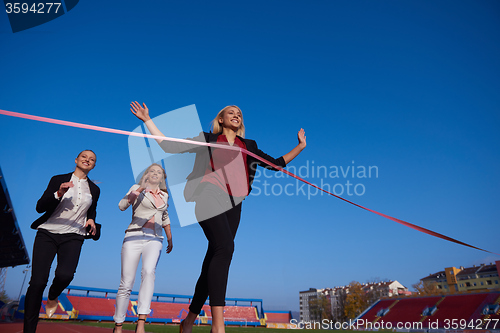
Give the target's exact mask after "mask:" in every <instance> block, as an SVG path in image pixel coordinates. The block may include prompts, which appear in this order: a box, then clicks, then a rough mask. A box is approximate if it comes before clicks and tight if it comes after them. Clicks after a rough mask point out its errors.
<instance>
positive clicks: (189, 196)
mask: <svg viewBox="0 0 500 333" xmlns="http://www.w3.org/2000/svg"><path fill="white" fill-rule="evenodd" d="M220 134H221V133H217V134H214V133H206V132H201V133H200V135H198V136H197V137H195V138H191V139H188V140H193V141H199V142H208V143H217V138H218V137H219V135H220ZM238 139H240V140H241V141H243V142H244V143H245V145H246V147H247V150H248V151H250V152H252V153H254V154H255V155H257V156H260V157H262V158H263V159H265V160H267V161H269V162H271V163H273V164H275V165H277V166H280V167H282V168H284V167H285V166H286V163H285V160H284V159H283V156H282V157H279V158H277V159H276V158H273V157H271V156H269V155H267V154H266V153H264V152H263V151H262V150H260V149H259V148H257V143H256V142H255V141H254V140H250V139H243V138H242V137H239V136H238ZM160 147H161V148H162V149H163V150H164V151H165V152H167V153H172V154H175V153H186V152H189V153H196V158H195V161H194V166H193V171H192V172H191V173H190V174H189V176H188V177H187V180H188V181H187V183H186V187H185V188H184V198H185V199H186V201H194V196H195V194H196V189H197V187H198V185H199V184H200V182H201V178H203V175H205V171H206V170H207V168H208V167H209V163H210V157H211V155H212V149H211V147H206V146H197V145H193V144H189V143H178V142H169V141H167V140H165V141H162V142H161V143H160ZM207 148H208V149H207ZM258 165H259V166H261V167H264V168H266V169H270V170H274V171H277V169H275V168H273V167H271V166H269V165H267V164H265V163H263V162H261V161H259V160H257V159H256V158H254V157H252V156H250V155H247V166H248V187H249V188H248V193H250V191H251V190H252V182H253V179H254V177H255V172H256V170H257V166H258Z"/></svg>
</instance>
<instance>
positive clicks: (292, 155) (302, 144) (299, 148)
mask: <svg viewBox="0 0 500 333" xmlns="http://www.w3.org/2000/svg"><path fill="white" fill-rule="evenodd" d="M297 138H298V139H299V143H298V144H297V146H296V147H295V148H293V149H292V150H291V151H290V152H289V153H287V154H285V155H283V159H284V160H285V163H286V164H288V163H289V162H291V161H292V160H293V159H294V158H295V157H297V155H299V154H300V152H301V151H302V150H303V149H304V148H305V147H306V132H305V131H304V129H303V128H301V129H300V131H299V133H298V134H297Z"/></svg>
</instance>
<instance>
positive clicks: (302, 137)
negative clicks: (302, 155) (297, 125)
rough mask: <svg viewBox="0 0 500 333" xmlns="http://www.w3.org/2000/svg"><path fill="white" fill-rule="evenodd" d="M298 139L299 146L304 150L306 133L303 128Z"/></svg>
mask: <svg viewBox="0 0 500 333" xmlns="http://www.w3.org/2000/svg"><path fill="white" fill-rule="evenodd" d="M297 138H298V139H299V146H301V147H302V148H305V147H306V145H307V144H306V131H304V129H303V128H301V129H300V131H299V133H298V134H297Z"/></svg>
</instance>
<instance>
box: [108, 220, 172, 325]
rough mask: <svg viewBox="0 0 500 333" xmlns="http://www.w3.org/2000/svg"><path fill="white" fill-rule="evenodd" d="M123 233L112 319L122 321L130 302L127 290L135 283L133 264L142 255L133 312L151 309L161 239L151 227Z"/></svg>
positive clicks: (135, 270)
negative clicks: (118, 279) (120, 272)
mask: <svg viewBox="0 0 500 333" xmlns="http://www.w3.org/2000/svg"><path fill="white" fill-rule="evenodd" d="M143 230H144V231H132V232H127V234H126V235H125V239H124V240H123V245H122V277H121V281H120V287H119V288H118V292H117V294H116V308H115V315H114V316H113V319H114V320H115V322H116V323H123V322H124V321H125V317H126V315H127V309H128V306H129V303H130V293H131V291H132V287H133V286H134V282H135V275H136V272H137V266H139V259H141V256H142V270H141V287H140V288H139V298H138V301H137V314H145V315H148V314H149V313H150V312H151V309H150V306H151V299H152V298H153V291H154V284H155V270H156V265H157V264H158V260H159V259H160V253H161V250H162V248H163V238H162V237H156V236H155V235H154V232H153V230H151V232H149V231H150V230H149V229H143Z"/></svg>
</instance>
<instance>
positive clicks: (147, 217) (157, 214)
mask: <svg viewBox="0 0 500 333" xmlns="http://www.w3.org/2000/svg"><path fill="white" fill-rule="evenodd" d="M165 178H166V174H165V170H163V168H162V167H161V166H160V165H158V164H156V163H155V164H152V165H151V166H149V167H148V168H147V169H146V171H144V174H143V176H142V178H141V181H140V182H139V184H136V185H133V186H132V187H131V188H130V190H129V191H128V193H127V195H125V197H124V198H123V199H122V200H121V201H120V203H119V207H120V209H121V210H125V209H127V208H128V206H130V205H132V210H133V211H132V222H131V223H130V225H129V226H128V228H127V230H126V231H125V239H124V240H123V246H122V276H121V281H120V287H119V288H118V293H117V294H116V309H115V315H114V316H113V319H114V321H115V327H114V328H113V332H117V333H119V332H121V331H122V325H123V322H124V321H125V317H126V314H127V309H128V306H129V301H130V292H131V291H132V287H133V285H134V281H135V275H136V271H137V266H138V265H139V259H140V258H141V256H142V271H141V287H140V289H139V298H138V302H137V313H138V315H139V319H138V320H137V327H136V330H135V331H136V332H139V333H143V332H145V331H144V324H145V322H146V317H147V315H148V314H149V313H150V311H151V310H150V306H151V299H152V298H153V290H154V280H155V270H156V265H157V263H158V259H159V258H160V253H161V249H162V248H163V233H162V230H161V229H162V228H163V229H164V230H165V234H166V235H167V241H168V246H167V253H170V252H171V251H172V247H173V244H172V232H171V230H170V219H169V217H168V213H167V207H168V204H167V201H168V193H167V187H166V184H165Z"/></svg>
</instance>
